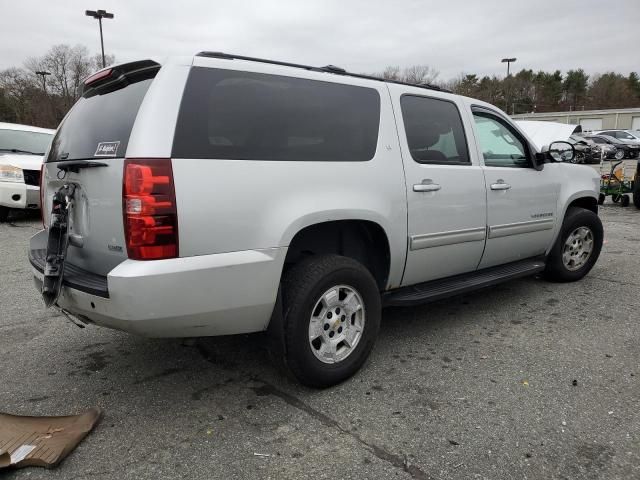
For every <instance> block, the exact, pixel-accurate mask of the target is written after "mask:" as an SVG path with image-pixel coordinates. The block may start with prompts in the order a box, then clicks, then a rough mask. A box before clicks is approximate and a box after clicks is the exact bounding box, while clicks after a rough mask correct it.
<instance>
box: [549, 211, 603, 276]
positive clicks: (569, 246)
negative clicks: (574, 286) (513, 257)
mask: <svg viewBox="0 0 640 480" xmlns="http://www.w3.org/2000/svg"><path fill="white" fill-rule="evenodd" d="M603 238H604V230H603V228H602V222H601V221H600V218H599V217H598V215H596V214H595V213H593V212H592V211H591V210H587V209H585V208H578V207H570V208H569V209H568V210H567V214H566V215H565V218H564V221H563V222H562V229H561V230H560V234H559V235H558V238H557V240H556V243H555V244H554V246H553V248H552V249H551V252H550V253H549V256H548V257H547V266H546V268H545V270H544V276H545V278H547V279H548V280H551V281H555V282H575V281H576V280H580V279H581V278H582V277H584V276H585V275H586V274H587V273H589V271H590V270H591V269H592V268H593V266H594V265H595V263H596V261H597V260H598V257H599V256H600V251H601V250H602V241H603Z"/></svg>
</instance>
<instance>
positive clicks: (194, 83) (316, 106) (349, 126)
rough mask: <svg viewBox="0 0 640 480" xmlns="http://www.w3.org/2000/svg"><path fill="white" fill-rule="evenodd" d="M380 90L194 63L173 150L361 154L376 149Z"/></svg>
mask: <svg viewBox="0 0 640 480" xmlns="http://www.w3.org/2000/svg"><path fill="white" fill-rule="evenodd" d="M379 124H380V96H379V94H378V92H377V90H375V89H372V88H366V87H356V86H351V85H342V84H337V83H329V82H321V81H316V80H306V79H301V78H292V77H285V76H279V75H265V74H259V73H251V72H241V71H235V70H218V69H212V68H202V67H194V68H192V69H191V73H190V74H189V79H188V81H187V85H186V87H185V92H184V96H183V99H182V104H181V107H180V113H179V115H178V124H177V127H176V132H175V138H174V142H173V152H172V157H173V158H207V159H228V160H279V161H325V162H357V161H367V160H371V159H372V158H373V157H374V155H375V152H376V146H377V143H378V129H379Z"/></svg>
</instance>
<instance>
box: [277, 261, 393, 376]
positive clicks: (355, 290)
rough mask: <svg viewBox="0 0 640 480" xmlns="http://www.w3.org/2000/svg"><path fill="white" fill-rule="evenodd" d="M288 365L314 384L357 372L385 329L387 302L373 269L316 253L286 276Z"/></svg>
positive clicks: (284, 291)
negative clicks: (383, 314)
mask: <svg viewBox="0 0 640 480" xmlns="http://www.w3.org/2000/svg"><path fill="white" fill-rule="evenodd" d="M283 307H284V309H283V311H284V329H285V347H286V353H285V363H286V364H287V366H288V367H289V369H290V370H291V372H292V373H293V375H294V376H295V377H296V378H297V379H298V380H299V381H300V383H302V384H304V385H307V386H310V387H318V388H323V387H329V386H331V385H335V384H337V383H340V382H342V381H344V380H346V379H347V378H349V377H351V376H352V375H353V374H354V373H356V372H357V371H358V370H359V369H360V367H361V366H362V365H363V364H364V362H365V360H366V359H367V357H368V356H369V353H370V352H371V349H372V348H373V344H374V343H375V340H376V337H377V336H378V330H379V327H380V317H381V301H380V293H379V291H378V285H377V284H376V281H375V280H374V278H373V276H372V275H371V273H370V272H369V271H368V270H367V269H366V268H365V267H364V266H363V265H362V264H360V263H358V262H357V261H355V260H353V259H351V258H347V257H342V256H339V255H314V256H312V257H309V258H307V259H305V260H303V261H301V262H300V263H298V264H297V265H295V266H293V267H292V268H291V269H290V270H289V271H288V272H286V273H285V275H284V278H283Z"/></svg>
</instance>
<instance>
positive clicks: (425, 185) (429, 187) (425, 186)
mask: <svg viewBox="0 0 640 480" xmlns="http://www.w3.org/2000/svg"><path fill="white" fill-rule="evenodd" d="M441 188H442V187H441V186H440V184H438V183H433V182H432V181H431V180H429V179H426V180H423V181H422V183H416V184H415V185H414V186H413V191H414V192H437V191H438V190H440V189H441Z"/></svg>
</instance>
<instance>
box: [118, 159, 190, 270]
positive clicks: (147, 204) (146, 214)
mask: <svg viewBox="0 0 640 480" xmlns="http://www.w3.org/2000/svg"><path fill="white" fill-rule="evenodd" d="M122 211H123V216H124V231H125V239H126V242H127V253H128V255H129V258H131V259H133V260H160V259H163V258H175V257H177V256H178V212H177V208H176V194H175V188H174V185H173V171H172V168H171V159H170V158H156V159H141V158H128V159H125V161H124V185H123V189H122Z"/></svg>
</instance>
